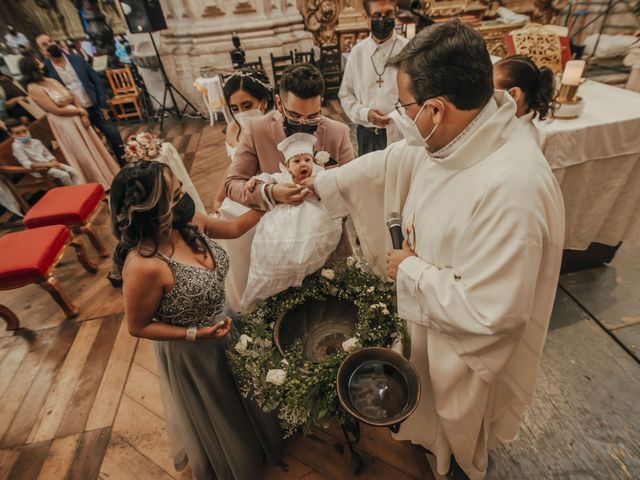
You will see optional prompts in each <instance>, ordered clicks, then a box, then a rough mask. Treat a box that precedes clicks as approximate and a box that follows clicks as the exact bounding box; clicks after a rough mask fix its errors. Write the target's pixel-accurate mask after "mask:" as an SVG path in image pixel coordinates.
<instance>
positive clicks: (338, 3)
mask: <svg viewBox="0 0 640 480" xmlns="http://www.w3.org/2000/svg"><path fill="white" fill-rule="evenodd" d="M562 1H563V0H502V1H500V2H498V1H497V0H480V1H477V0H422V7H421V9H420V10H421V13H423V14H425V15H428V16H429V17H431V18H432V19H434V20H435V21H436V22H439V21H446V20H448V19H450V18H454V17H457V18H460V19H461V20H462V21H466V22H469V23H471V24H473V25H474V26H476V27H477V28H478V30H479V31H480V32H481V33H482V35H483V36H484V38H485V39H486V40H487V46H488V48H489V52H490V53H491V54H493V55H499V56H502V55H505V54H506V48H505V46H504V42H503V38H504V35H505V34H506V33H508V32H510V31H512V30H517V29H520V28H522V27H523V26H524V25H525V23H526V22H522V23H516V24H507V23H502V22H499V21H496V20H494V19H495V17H496V15H497V9H498V7H499V6H504V7H506V8H508V9H510V10H513V11H514V12H516V13H521V14H525V15H529V16H530V17H531V19H532V21H539V22H542V23H548V22H549V21H550V20H551V19H552V18H553V16H554V15H555V14H556V13H557V8H556V4H557V3H558V2H562ZM298 8H299V10H300V13H301V14H302V17H303V19H304V23H305V26H306V28H307V30H309V31H310V32H311V33H312V34H313V38H314V42H315V43H316V45H318V46H322V45H336V44H337V45H339V47H340V51H341V52H343V53H344V52H348V51H350V50H351V48H352V47H353V46H354V45H355V44H356V42H358V41H359V40H361V39H363V38H366V37H367V36H368V35H369V30H368V27H367V22H366V19H365V15H364V7H363V2H362V0H298Z"/></svg>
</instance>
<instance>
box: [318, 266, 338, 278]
mask: <svg viewBox="0 0 640 480" xmlns="http://www.w3.org/2000/svg"><path fill="white" fill-rule="evenodd" d="M320 275H321V276H322V277H324V278H326V279H327V280H329V281H331V280H335V278H336V272H334V271H333V270H331V269H330V268H323V269H322V271H321V272H320Z"/></svg>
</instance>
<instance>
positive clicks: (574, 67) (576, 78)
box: [562, 60, 585, 86]
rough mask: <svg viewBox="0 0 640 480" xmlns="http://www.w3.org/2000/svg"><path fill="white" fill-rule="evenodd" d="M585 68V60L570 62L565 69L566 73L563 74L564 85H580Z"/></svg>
mask: <svg viewBox="0 0 640 480" xmlns="http://www.w3.org/2000/svg"><path fill="white" fill-rule="evenodd" d="M584 66H585V61H584V60H569V61H568V62H567V65H566V67H565V68H564V73H563V74H562V84H563V85H571V86H578V85H580V79H581V78H582V72H584Z"/></svg>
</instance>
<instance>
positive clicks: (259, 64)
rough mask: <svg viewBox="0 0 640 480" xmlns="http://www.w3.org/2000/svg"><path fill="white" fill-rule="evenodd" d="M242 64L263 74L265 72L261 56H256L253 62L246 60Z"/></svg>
mask: <svg viewBox="0 0 640 480" xmlns="http://www.w3.org/2000/svg"><path fill="white" fill-rule="evenodd" d="M244 66H245V67H246V68H250V69H251V70H254V71H256V72H258V73H262V74H263V75H265V74H266V72H265V70H264V65H262V57H258V60H256V61H255V62H246V63H245V64H244Z"/></svg>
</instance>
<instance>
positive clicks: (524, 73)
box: [493, 55, 555, 148]
mask: <svg viewBox="0 0 640 480" xmlns="http://www.w3.org/2000/svg"><path fill="white" fill-rule="evenodd" d="M493 85H494V87H495V88H497V89H499V90H506V91H507V92H509V95H511V97H512V98H513V100H514V101H515V102H516V117H518V120H520V123H521V124H522V126H523V127H524V128H525V129H526V130H527V131H528V132H529V134H530V135H531V136H532V137H533V138H534V139H535V141H536V142H537V143H538V145H540V146H541V148H542V141H541V140H542V139H541V137H540V131H539V130H538V128H537V127H536V125H535V124H534V123H533V121H534V120H535V119H538V120H546V118H547V117H548V116H549V115H551V114H552V113H553V107H554V101H553V97H554V96H555V92H554V89H553V71H551V69H550V68H548V67H542V68H538V66H537V65H536V64H535V63H534V62H533V60H531V58H530V57H528V56H527V55H513V56H511V57H506V58H503V59H502V60H500V61H498V62H497V63H495V64H494V66H493Z"/></svg>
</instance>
